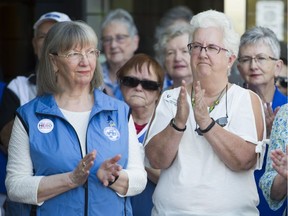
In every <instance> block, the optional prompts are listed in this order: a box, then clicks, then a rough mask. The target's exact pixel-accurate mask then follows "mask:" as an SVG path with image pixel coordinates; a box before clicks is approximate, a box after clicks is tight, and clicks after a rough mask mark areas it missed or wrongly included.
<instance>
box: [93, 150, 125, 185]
mask: <svg viewBox="0 0 288 216" xmlns="http://www.w3.org/2000/svg"><path fill="white" fill-rule="evenodd" d="M120 159H121V155H116V156H114V157H113V158H111V159H108V160H105V161H104V162H103V163H102V164H101V166H100V167H99V169H98V171H97V177H98V179H99V180H100V181H101V182H102V183H103V185H104V186H106V187H107V186H108V185H109V182H114V181H115V179H116V177H117V176H119V175H120V171H121V170H122V166H121V165H119V164H118V163H117V162H118V161H119V160H120Z"/></svg>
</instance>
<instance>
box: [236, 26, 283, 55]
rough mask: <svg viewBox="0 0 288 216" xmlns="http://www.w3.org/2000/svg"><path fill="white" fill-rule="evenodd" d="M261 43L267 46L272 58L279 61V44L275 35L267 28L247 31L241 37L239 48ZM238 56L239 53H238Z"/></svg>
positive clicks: (256, 27)
mask: <svg viewBox="0 0 288 216" xmlns="http://www.w3.org/2000/svg"><path fill="white" fill-rule="evenodd" d="M259 42H263V43H264V44H266V45H267V46H269V47H270V48H271V50H272V52H273V55H274V56H273V57H274V58H277V59H279V58H280V53H281V48H280V42H279V40H278V39H277V36H276V34H275V33H274V32H273V31H272V30H271V29H269V28H266V27H261V26H255V27H253V28H251V29H248V30H247V31H246V32H245V33H244V34H243V35H242V36H241V40H240V48H241V47H242V46H245V45H250V44H256V43H259ZM239 56H240V53H239Z"/></svg>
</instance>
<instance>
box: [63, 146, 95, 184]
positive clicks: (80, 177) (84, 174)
mask: <svg viewBox="0 0 288 216" xmlns="http://www.w3.org/2000/svg"><path fill="white" fill-rule="evenodd" d="M95 158H96V151H95V150H93V151H92V152H90V153H89V154H87V155H86V156H85V157H84V158H83V159H82V160H81V161H80V162H79V164H78V166H77V167H76V168H75V169H74V171H73V172H72V173H71V174H70V176H69V177H70V179H71V181H72V183H73V184H75V185H82V184H84V183H85V182H86V180H87V178H88V176H89V173H90V169H91V167H92V166H93V165H94V160H95Z"/></svg>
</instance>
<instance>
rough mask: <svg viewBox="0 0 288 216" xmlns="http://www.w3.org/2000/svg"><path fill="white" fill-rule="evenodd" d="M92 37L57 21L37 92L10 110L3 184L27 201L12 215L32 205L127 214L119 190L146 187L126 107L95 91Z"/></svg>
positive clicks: (42, 209) (50, 211)
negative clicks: (12, 117) (13, 111)
mask: <svg viewBox="0 0 288 216" xmlns="http://www.w3.org/2000/svg"><path fill="white" fill-rule="evenodd" d="M97 44H98V40H97V36H96V34H95V32H94V31H93V29H92V28H91V27H90V26H88V25H87V24H85V23H84V22H79V21H75V22H72V21H71V22H62V23H57V24H55V25H54V26H53V27H52V28H51V30H50V31H49V32H48V34H47V37H46V39H45V42H44V47H43V50H42V57H43V58H41V60H40V63H39V70H38V75H37V79H38V80H37V82H38V83H39V86H38V97H36V98H35V99H34V100H32V101H31V102H29V103H27V104H26V105H24V106H22V107H20V108H19V109H18V110H17V117H16V119H15V122H14V126H13V131H12V135H11V140H10V143H9V150H8V165H7V178H6V187H7V192H8V196H9V198H10V199H11V200H13V201H16V202H21V203H25V204H26V205H25V206H26V207H27V208H23V210H26V212H19V215H25V214H27V211H29V209H30V205H31V204H32V205H35V206H36V208H34V209H36V210H35V211H36V214H37V215H42V216H45V215H57V216H60V215H70V216H73V215H77V216H78V215H83V216H86V215H93V216H97V215H103V216H104V215H132V212H131V206H130V202H129V200H127V199H126V197H127V196H133V195H136V194H138V193H140V192H141V191H142V190H143V189H144V188H145V185H146V181H147V180H146V179H147V174H146V171H145V169H144V164H143V149H142V146H141V145H140V144H139V143H138V140H137V136H136V132H135V128H134V123H133V119H132V118H129V107H128V106H127V105H126V104H124V103H123V102H121V101H118V100H116V99H113V98H112V97H110V96H107V95H105V94H104V93H103V92H102V91H100V90H98V87H99V86H101V85H102V77H101V72H100V70H99V69H100V68H99V62H98V56H99V51H98V50H97ZM27 204H28V205H27ZM112 206H113V208H111V207H112Z"/></svg>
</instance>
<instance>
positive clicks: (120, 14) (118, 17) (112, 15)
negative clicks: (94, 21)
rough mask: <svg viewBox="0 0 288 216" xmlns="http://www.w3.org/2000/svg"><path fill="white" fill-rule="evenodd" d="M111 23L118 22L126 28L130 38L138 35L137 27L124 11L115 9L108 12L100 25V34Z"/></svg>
mask: <svg viewBox="0 0 288 216" xmlns="http://www.w3.org/2000/svg"><path fill="white" fill-rule="evenodd" d="M112 22H120V23H123V24H125V25H126V26H127V29H128V33H129V35H130V36H131V37H133V36H135V35H138V30H137V27H136V25H135V23H134V20H133V17H132V16H131V15H130V14H129V13H128V12H127V11H126V10H124V9H121V8H119V9H115V10H112V11H110V12H109V13H108V14H107V15H106V17H105V18H104V20H103V22H102V24H101V32H103V30H104V29H105V28H106V27H107V26H108V25H109V24H110V23H112Z"/></svg>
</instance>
